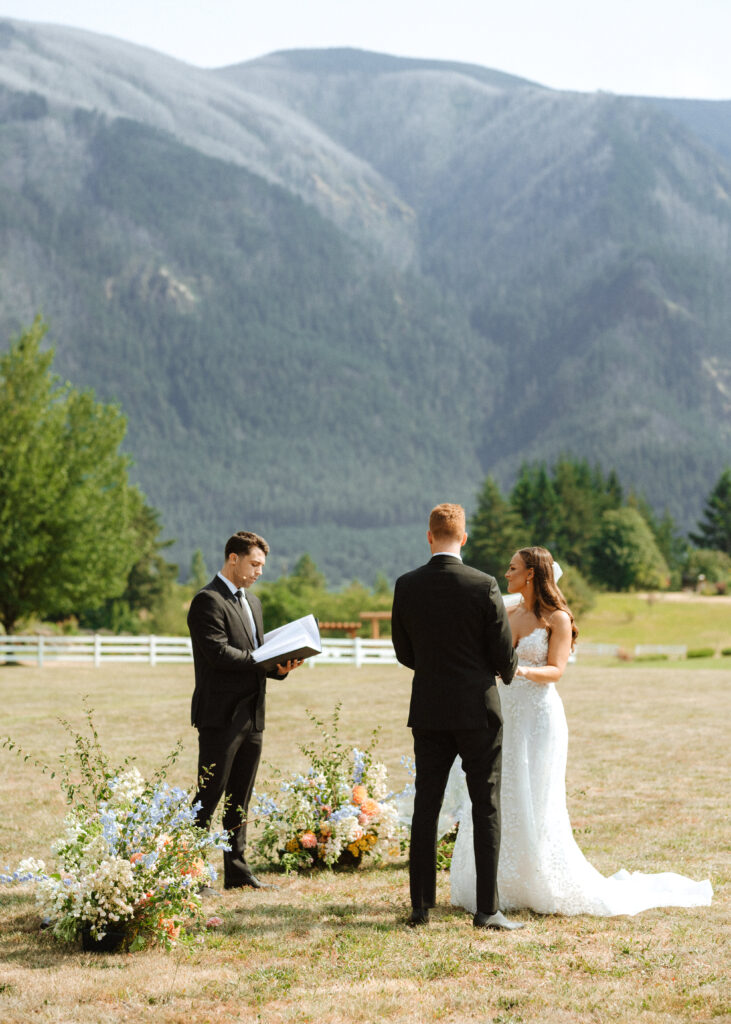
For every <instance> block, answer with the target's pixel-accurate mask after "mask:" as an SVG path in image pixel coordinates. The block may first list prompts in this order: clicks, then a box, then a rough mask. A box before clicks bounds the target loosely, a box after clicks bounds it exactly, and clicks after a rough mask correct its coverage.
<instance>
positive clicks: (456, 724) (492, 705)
mask: <svg viewBox="0 0 731 1024" xmlns="http://www.w3.org/2000/svg"><path fill="white" fill-rule="evenodd" d="M391 633H392V638H393V645H394V648H395V650H396V657H397V658H398V660H399V661H400V662H401V663H402V664H403V665H406V666H407V667H408V668H412V669H413V670H414V679H413V684H412V690H411V706H410V709H409V722H408V724H409V726H410V727H411V728H417V729H449V730H454V729H476V728H485V727H487V725H488V718H489V717H490V715H489V712H490V713H491V714H494V713H495V712H497V715H498V717H500V698H499V695H498V693H497V687H496V685H495V675H496V674H499V675H500V676H501V677H502V679H503V682H505V683H509V682H510V680H511V679H512V678H513V674H514V672H515V669H516V667H517V664H518V656H517V654H516V653H515V651H514V650H513V641H512V637H511V633H510V625H509V623H508V616H507V613H506V611H505V606H504V604H503V600H502V597H501V596H500V591H499V589H498V585H497V583H496V581H495V580H494V579H493V577H492V576H488V575H486V573H484V572H480V571H479V570H478V569H473V568H472V567H471V566H468V565H464V564H463V562H462V561H461V559H459V558H457V557H455V556H453V555H435V556H434V557H433V558H432V559H431V561H429V562H427V564H426V565H422V566H421V567H420V568H418V569H414V570H413V572H408V573H406V575H404V576H401V577H400V578H399V579H398V580H397V581H396V588H395V592H394V599H393V614H392V621H391Z"/></svg>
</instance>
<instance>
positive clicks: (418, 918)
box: [406, 907, 429, 928]
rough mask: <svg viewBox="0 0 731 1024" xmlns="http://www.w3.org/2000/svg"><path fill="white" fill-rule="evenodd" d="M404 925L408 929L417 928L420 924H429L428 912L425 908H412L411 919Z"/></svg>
mask: <svg viewBox="0 0 731 1024" xmlns="http://www.w3.org/2000/svg"><path fill="white" fill-rule="evenodd" d="M406 924H407V925H408V926H409V928H418V926H419V925H420V924H429V910H428V908H427V907H414V909H413V910H412V911H411V917H410V918H409V919H408V921H407V922H406Z"/></svg>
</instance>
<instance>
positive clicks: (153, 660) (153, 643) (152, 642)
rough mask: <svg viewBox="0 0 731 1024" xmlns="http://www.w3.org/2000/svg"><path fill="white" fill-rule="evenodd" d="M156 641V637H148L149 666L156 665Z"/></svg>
mask: <svg viewBox="0 0 731 1024" xmlns="http://www.w3.org/2000/svg"><path fill="white" fill-rule="evenodd" d="M156 640H157V637H154V636H150V637H149V641H150V664H151V665H157V644H156Z"/></svg>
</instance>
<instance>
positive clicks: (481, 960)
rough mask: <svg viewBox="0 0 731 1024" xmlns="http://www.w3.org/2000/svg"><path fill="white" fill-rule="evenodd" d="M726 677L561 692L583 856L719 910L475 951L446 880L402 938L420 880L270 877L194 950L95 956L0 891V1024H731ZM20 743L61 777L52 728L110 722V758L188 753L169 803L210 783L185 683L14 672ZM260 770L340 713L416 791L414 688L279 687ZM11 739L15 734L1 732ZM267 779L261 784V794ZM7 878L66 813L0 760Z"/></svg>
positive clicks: (645, 677)
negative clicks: (406, 759) (663, 883)
mask: <svg viewBox="0 0 731 1024" xmlns="http://www.w3.org/2000/svg"><path fill="white" fill-rule="evenodd" d="M730 684H731V672H723V671H711V670H706V671H704V672H702V673H700V674H695V673H693V671H689V670H684V669H683V670H681V669H675V670H673V671H672V672H668V673H667V674H664V673H662V672H661V671H658V670H653V671H651V672H649V671H647V670H646V669H639V668H634V667H619V668H614V669H605V668H592V667H587V666H585V665H583V666H582V665H581V664H579V665H576V666H572V667H571V668H570V670H569V672H568V673H567V676H566V677H565V680H564V683H562V693H563V696H564V700H565V703H566V709H567V715H568V719H569V728H570V730H571V743H570V750H569V769H568V791H569V804H570V809H571V814H572V820H573V823H574V826H575V829H576V831H577V837H578V839H579V842H580V844H581V846H582V847H583V849H584V850H585V852H586V853H587V855H588V856H589V858H590V859H591V860H592V862H593V863H594V864H596V866H597V867H598V868H599V869H600V870H602V871H603V872H605V873H611V872H613V871H615V870H617V869H618V868H619V867H621V866H625V867H628V868H634V869H642V870H658V871H659V870H669V869H672V870H677V871H681V872H683V873H686V874H689V875H691V876H693V877H695V878H705V877H708V876H710V877H711V880H712V882H713V885H714V890H715V897H714V904H713V906H712V907H711V908H710V909H705V908H704V909H698V910H676V909H665V910H655V911H649V912H647V913H645V914H641V915H639V916H638V917H635V918H611V919H597V918H558V917H538V916H535V915H531V914H529V913H523V914H522V915H520V916H521V917H522V918H523V920H525V921H526V922H527V928H526V929H524V930H523V931H520V932H517V933H512V934H510V935H504V934H496V933H489V934H483V933H476V932H475V930H474V929H473V928H472V927H471V922H470V918H469V916H468V915H467V914H465V913H464V912H463V911H460V910H457V909H455V908H452V907H450V906H449V879H448V876H446V875H445V876H442V877H441V878H440V883H439V900H440V902H439V906H438V908H437V910H436V911H435V912H434V913H433V915H432V923H431V924H430V926H429V927H428V928H427V929H418V930H415V931H411V930H409V929H407V928H405V927H404V924H403V921H404V919H405V916H406V913H407V903H408V878H407V872H406V867H405V865H404V864H403V863H402V864H397V865H395V866H388V867H385V868H382V869H378V870H368V871H361V872H358V873H356V874H338V873H331V872H323V873H319V874H315V875H313V876H311V877H293V876H290V877H287V876H282V875H275V874H270V875H268V876H267V877H268V880H269V881H273V882H276V883H277V884H279V886H280V888H279V890H278V891H272V890H267V891H263V892H252V891H248V890H244V891H240V892H231V893H223V892H221V893H220V894H219V895H218V896H217V897H216V898H214V899H212V900H211V901H210V903H209V904H207V909H208V907H210V913H211V914H214V913H216V914H218V915H220V916H221V917H222V918H223V921H224V924H223V926H222V927H221V928H220V929H218V930H216V931H209V932H207V933H206V934H205V935H203V936H202V942H201V943H199V944H198V945H197V946H194V947H193V948H192V949H191V950H185V949H178V950H176V951H174V952H173V953H170V954H165V953H162V952H158V951H154V950H153V951H151V952H148V953H143V954H134V955H129V954H127V955H113V956H98V955H93V954H84V953H81V952H80V951H78V950H68V949H65V948H64V947H61V946H59V945H57V944H56V943H55V942H54V941H53V939H52V938H51V937H50V936H49V935H48V934H47V933H45V932H41V931H39V928H38V918H37V915H36V912H35V907H34V903H33V898H32V893H30V892H28V891H27V890H8V889H4V890H2V891H0V896H1V897H2V908H1V909H0V927H1V929H2V931H1V934H0V961H1V962H2V967H0V1021H2V1022H3V1024H5V1022H7V1024H11V1022H12V1024H15V1022H18V1024H19V1022H21V1021H22V1022H26V1021H28V1020H34V1021H38V1022H42V1024H45V1022H49V1024H50V1022H54V1024H57V1022H67V1021H68V1022H71V1021H74V1022H79V1024H118V1022H122V1021H147V1020H150V1021H155V1022H156V1024H178V1022H180V1024H183V1022H185V1024H191V1022H192V1021H195V1022H196V1024H199V1022H206V1021H208V1022H211V1024H219V1022H220V1024H223V1022H226V1024H231V1022H236V1021H242V1022H247V1024H248V1022H257V1021H261V1022H266V1024H306V1022H307V1024H309V1022H315V1021H317V1022H318V1024H343V1022H349V1024H350V1022H363V1024H366V1022H368V1024H372V1022H373V1021H374V1020H377V1021H392V1022H394V1024H411V1022H414V1024H416V1022H419V1024H420V1022H423V1021H431V1020H434V1021H447V1022H455V1024H456V1022H465V1021H475V1022H480V1024H486V1022H489V1024H534V1022H546V1021H550V1022H552V1024H554V1022H555V1024H563V1022H575V1021H581V1022H583V1021H596V1022H602V1024H603V1022H606V1021H610V1020H611V1021H618V1022H627V1024H630V1022H631V1024H636V1022H637V1021H641V1022H643V1024H661V1022H662V1024H664V1022H668V1021H689V1022H690V1021H693V1022H701V1021H714V1020H718V1019H720V1018H721V1016H722V1015H723V1014H724V1013H726V1012H728V1009H729V1003H728V983H727V982H726V979H725V974H724V965H725V964H726V963H727V962H728V947H729V926H728V909H729V845H728V830H727V818H728V806H727V797H726V792H727V778H728V769H729V755H728V749H727V742H726V722H727V720H728V704H729V697H728V694H729V685H730ZM0 687H2V692H3V707H4V712H5V721H6V722H7V731H8V732H9V733H11V734H12V735H13V736H14V737H15V738H17V739H18V740H19V741H20V742H21V743H22V744H23V745H25V746H26V747H27V748H28V749H30V750H32V751H34V752H35V751H38V752H39V753H42V754H43V755H44V756H45V757H47V758H51V757H53V756H54V755H55V754H57V753H59V752H60V750H61V749H62V748H63V746H64V744H65V737H64V734H63V732H62V730H61V729H60V728H59V727H58V726H57V724H56V722H55V718H56V716H57V715H63V716H65V717H68V718H70V719H72V720H73V721H74V723H76V724H78V723H79V722H80V721H81V712H80V699H79V698H80V695H81V694H88V695H89V697H90V701H91V703H92V705H93V706H94V707H95V708H96V711H97V714H96V718H97V722H98V726H99V731H100V734H101V736H102V739H103V741H104V743H105V747H106V748H107V749H108V750H109V752H110V753H111V754H112V755H114V757H122V756H124V755H125V754H129V753H134V754H135V755H137V758H138V763H139V765H140V767H141V768H142V769H145V768H149V767H152V766H153V765H155V764H157V763H158V762H159V761H160V760H161V758H162V756H163V755H164V754H165V753H166V752H167V751H168V750H169V749H170V748H171V747H172V746H173V744H174V743H175V740H176V739H177V738H178V737H179V736H181V737H183V738H184V741H185V750H184V754H183V756H182V758H181V760H180V762H179V763H178V765H177V766H176V769H175V776H176V777H175V778H174V781H175V782H178V783H181V784H188V783H189V782H190V780H191V778H192V775H193V773H194V769H195V753H196V744H195V733H194V731H193V730H191V729H190V727H189V726H188V724H187V720H188V719H187V715H188V704H189V699H190V692H191V688H192V672H191V670H190V668H188V667H187V666H172V667H162V666H161V667H157V668H155V669H150V668H147V667H145V666H129V667H112V666H109V667H103V668H100V669H93V668H91V667H84V668H71V667H60V666H52V667H49V668H46V669H43V670H39V669H32V668H12V669H10V668H3V669H0ZM270 689H271V698H270V700H269V710H268V722H269V724H268V727H267V733H266V737H265V752H264V756H265V760H266V761H267V762H271V763H273V764H276V765H278V766H280V767H282V768H285V769H288V768H295V767H297V766H299V765H301V764H302V758H301V755H300V754H299V752H298V750H297V744H298V743H299V742H300V740H310V739H311V738H312V735H313V734H312V731H311V727H310V725H309V722H308V719H307V716H306V711H305V709H306V708H311V709H312V710H313V711H314V712H315V713H316V714H318V715H320V716H324V715H328V714H329V713H330V712H331V710H332V707H333V705H334V704H335V703H336V702H337V701H340V700H341V701H342V703H343V710H342V717H341V737H342V738H343V740H344V741H345V742H351V741H352V742H353V743H356V744H363V743H364V742H365V741H366V740H367V737H368V734H369V732H370V730H371V729H372V728H373V726H374V725H376V724H380V725H382V733H381V739H380V743H379V747H378V751H379V755H380V756H381V757H382V759H384V760H385V761H386V762H387V763H388V764H389V767H390V768H391V770H392V776H393V781H394V785H396V786H398V785H400V784H401V782H403V781H404V779H405V775H404V772H403V769H401V768H400V767H399V763H398V762H399V758H400V756H401V754H402V753H410V752H411V742H410V736H409V733H408V732H407V730H406V729H405V726H404V722H405V720H406V709H407V704H408V695H409V674H408V673H406V672H404V671H402V670H400V669H397V668H390V667H383V668H381V669H377V668H367V669H365V668H364V669H354V668H344V667H343V668H338V669H335V668H330V669H327V668H324V667H319V668H316V669H312V670H310V669H306V668H305V669H301V670H299V672H298V673H296V674H294V675H293V676H292V677H291V679H290V680H288V681H287V682H285V683H283V684H280V685H276V684H272V686H271V688H270ZM5 731H6V729H3V732H5ZM269 773H270V769H269V768H268V767H267V765H266V764H265V765H264V766H263V768H262V771H261V778H260V786H261V788H263V786H264V783H265V781H266V778H267V775H268V774H269ZM0 791H1V792H2V801H3V809H4V812H3V815H2V817H0V865H4V864H6V863H12V862H14V861H16V860H17V859H18V858H19V857H20V856H21V855H24V854H26V853H32V854H35V855H37V856H42V857H45V858H47V857H48V841H49V839H50V838H51V837H53V836H54V835H55V834H56V833H57V832H58V829H59V824H60V822H61V819H62V816H63V805H62V802H61V799H60V797H59V796H58V794H57V792H56V788H55V784H54V783H53V782H52V780H50V779H49V778H48V777H46V776H42V775H38V774H37V773H35V772H34V771H33V770H32V769H31V768H29V767H28V766H24V765H23V764H22V763H21V762H20V761H18V760H17V759H16V758H14V757H13V756H12V755H10V754H8V753H7V752H6V751H3V752H2V753H1V754H0Z"/></svg>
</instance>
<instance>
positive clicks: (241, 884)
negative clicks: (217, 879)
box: [223, 875, 279, 890]
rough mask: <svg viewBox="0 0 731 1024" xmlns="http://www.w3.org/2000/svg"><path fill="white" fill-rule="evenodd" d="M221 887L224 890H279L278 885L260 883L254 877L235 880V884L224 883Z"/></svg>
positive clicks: (248, 876)
mask: <svg viewBox="0 0 731 1024" xmlns="http://www.w3.org/2000/svg"><path fill="white" fill-rule="evenodd" d="M223 887H224V889H275V890H276V889H279V886H278V885H269V883H268V882H260V881H259V879H258V878H257V877H256V875H247V876H246V878H240V879H237V880H236V881H235V882H224V883H223Z"/></svg>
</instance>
